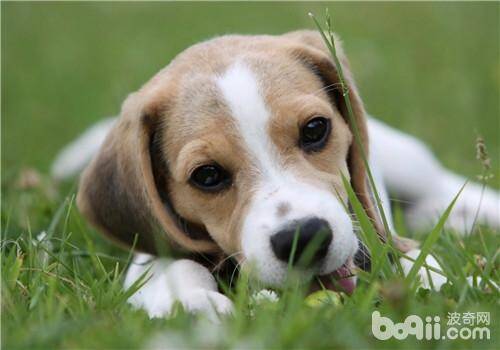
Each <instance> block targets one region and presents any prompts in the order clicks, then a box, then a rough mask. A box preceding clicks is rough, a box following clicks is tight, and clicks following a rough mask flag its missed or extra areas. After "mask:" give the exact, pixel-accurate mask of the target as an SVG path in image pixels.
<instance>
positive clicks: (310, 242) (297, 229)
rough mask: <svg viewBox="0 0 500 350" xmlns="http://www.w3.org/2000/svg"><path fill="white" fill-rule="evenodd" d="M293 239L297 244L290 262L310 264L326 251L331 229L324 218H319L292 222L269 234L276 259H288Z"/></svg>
mask: <svg viewBox="0 0 500 350" xmlns="http://www.w3.org/2000/svg"><path fill="white" fill-rule="evenodd" d="M295 237H297V238H295ZM294 239H296V241H297V244H296V248H295V253H294V254H293V261H292V264H295V263H297V262H300V263H301V264H304V265H311V264H313V263H315V262H318V261H319V260H321V259H323V258H324V257H325V256H326V254H327V253H328V246H329V245H330V243H331V242H332V229H331V228H330V225H329V224H328V222H327V221H326V220H323V219H319V218H308V219H306V220H302V221H297V222H294V224H293V225H290V226H289V227H287V228H285V229H283V230H281V231H279V232H276V233H275V234H274V235H273V236H271V246H272V248H273V251H274V254H275V255H276V257H277V258H278V259H280V260H283V261H285V262H289V261H290V256H291V255H292V249H293V245H294Z"/></svg>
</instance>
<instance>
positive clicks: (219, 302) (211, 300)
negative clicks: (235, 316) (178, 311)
mask: <svg viewBox="0 0 500 350" xmlns="http://www.w3.org/2000/svg"><path fill="white" fill-rule="evenodd" d="M179 301H180V302H181V304H182V306H183V307H184V309H185V310H186V311H188V312H190V313H201V314H204V315H206V316H207V317H208V318H209V319H210V320H212V321H214V322H218V321H219V316H223V315H229V314H232V313H233V302H232V301H231V300H230V299H229V298H228V297H226V296H225V295H223V294H221V293H218V292H214V291H211V290H206V289H194V290H192V291H189V292H187V293H185V294H184V295H182V296H181V297H180V298H179Z"/></svg>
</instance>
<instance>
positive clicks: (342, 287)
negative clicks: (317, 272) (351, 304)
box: [312, 258, 357, 295]
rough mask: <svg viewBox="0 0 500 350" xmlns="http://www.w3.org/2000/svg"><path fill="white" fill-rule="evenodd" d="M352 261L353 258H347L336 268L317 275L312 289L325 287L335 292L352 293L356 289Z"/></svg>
mask: <svg viewBox="0 0 500 350" xmlns="http://www.w3.org/2000/svg"><path fill="white" fill-rule="evenodd" d="M354 269H355V266H354V263H353V259H352V258H349V259H348V260H347V261H346V262H345V263H344V264H343V265H342V266H341V267H339V268H338V269H337V270H335V271H333V272H331V273H329V274H326V275H321V276H318V277H317V279H318V283H317V285H316V284H314V285H313V286H312V289H313V291H314V290H318V289H322V288H326V289H330V290H333V291H336V292H344V293H346V294H349V295H350V294H352V293H354V289H356V282H357V277H356V275H355V274H354Z"/></svg>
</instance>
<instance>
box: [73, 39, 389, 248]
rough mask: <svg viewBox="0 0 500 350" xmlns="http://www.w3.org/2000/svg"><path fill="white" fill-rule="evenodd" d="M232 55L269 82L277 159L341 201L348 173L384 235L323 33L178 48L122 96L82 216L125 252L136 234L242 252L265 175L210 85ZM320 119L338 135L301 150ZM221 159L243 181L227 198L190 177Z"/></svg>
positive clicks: (153, 241)
mask: <svg viewBox="0 0 500 350" xmlns="http://www.w3.org/2000/svg"><path fill="white" fill-rule="evenodd" d="M340 52H341V51H340ZM235 57H244V58H245V61H246V62H248V63H249V64H251V65H252V68H253V69H254V70H255V71H256V72H257V73H258V75H259V76H260V77H262V78H263V79H262V88H263V93H264V96H265V99H266V102H267V105H268V106H269V108H270V111H271V113H272V116H273V121H272V123H271V125H270V127H269V130H268V132H269V134H270V137H271V139H272V140H273V142H274V144H275V145H276V146H277V149H278V151H279V153H280V159H282V161H283V162H284V163H285V165H286V166H287V167H289V168H291V169H292V170H293V171H294V172H295V173H296V174H297V175H299V176H300V177H301V178H303V179H305V180H306V181H310V182H313V183H316V184H317V183H320V184H325V186H328V187H329V188H330V189H332V186H333V188H334V189H335V190H336V191H337V193H339V194H340V196H341V197H342V199H343V201H344V202H346V201H347V198H346V194H345V191H344V189H343V186H342V182H341V176H340V174H341V173H343V174H345V175H346V176H350V177H351V182H352V185H353V188H354V189H355V191H356V193H357V195H358V197H359V199H360V201H361V202H362V204H363V206H364V208H365V210H366V211H367V213H368V214H369V216H370V217H371V218H372V219H373V220H374V223H375V224H376V226H377V228H378V230H379V232H380V233H381V237H382V239H385V238H384V232H383V229H382V226H381V225H380V220H378V215H377V212H376V210H375V208H374V206H373V203H372V199H371V195H370V189H369V187H368V186H367V181H366V169H365V166H364V163H363V161H362V157H361V149H360V148H359V147H358V145H357V144H356V143H354V142H352V133H351V132H350V128H352V125H351V123H350V121H349V118H348V117H347V114H346V107H345V104H344V101H343V99H342V98H341V97H342V96H341V93H340V91H338V90H336V89H332V88H331V86H330V85H331V84H336V83H338V82H339V81H338V74H337V71H336V69H335V66H334V64H333V63H332V60H331V58H330V57H329V56H328V53H327V51H326V48H325V47H324V45H323V43H322V42H321V38H320V36H319V34H317V33H314V32H310V31H300V32H293V33H289V34H285V35H283V36H248V37H246V36H226V37H221V38H217V39H214V40H211V41H208V42H205V43H201V44H198V45H195V46H193V47H191V48H189V49H187V50H186V51H184V52H183V53H181V54H180V55H179V56H178V57H177V58H176V59H174V60H173V61H172V63H171V64H170V65H169V66H167V67H166V68H164V69H163V70H161V71H160V72H159V73H158V74H157V75H156V76H155V77H153V78H152V79H151V80H150V81H149V82H148V83H147V84H145V85H144V86H143V87H142V88H141V89H140V90H139V91H138V92H136V93H134V94H132V95H130V96H129V97H128V98H127V100H126V101H125V103H124V105H123V107H122V111H121V116H120V119H119V122H118V124H117V125H116V126H115V128H114V129H113V130H112V132H111V133H110V134H109V135H108V137H107V139H106V141H105V144H104V145H103V147H102V149H101V151H100V153H99V155H98V156H97V157H96V158H95V159H94V160H93V161H92V163H91V164H90V165H89V167H88V168H87V169H86V171H85V172H84V174H83V176H82V179H81V183H80V190H79V194H78V207H79V208H80V210H81V211H82V213H83V214H84V215H85V216H87V217H88V218H89V220H90V221H91V222H92V223H93V224H94V225H96V226H97V227H98V228H99V229H101V230H102V231H104V232H105V233H107V234H108V235H109V236H111V237H114V238H115V239H117V240H118V241H119V242H121V243H123V244H125V245H131V244H132V242H133V241H134V235H135V234H136V233H137V234H138V242H137V248H139V249H141V250H144V251H147V252H151V253H158V252H159V251H162V250H163V249H164V248H162V246H165V247H167V248H174V249H181V250H184V251H189V252H212V253H217V252H219V253H220V252H221V251H223V252H224V253H226V254H231V253H234V252H237V251H239V250H240V243H239V231H240V227H241V225H242V218H243V217H244V215H245V211H246V210H247V206H248V203H249V201H250V198H251V196H252V190H253V186H254V182H255V172H256V171H257V170H256V168H255V167H254V166H253V163H252V159H251V157H250V156H249V155H248V152H247V151H246V150H245V145H244V144H242V141H241V140H240V138H239V136H238V132H237V130H236V127H235V125H234V124H233V121H232V119H231V116H230V112H229V110H228V108H227V107H226V106H225V104H224V103H223V102H222V99H221V97H220V96H219V92H218V90H217V89H216V88H215V85H214V83H213V80H212V77H213V76H214V75H216V74H220V73H222V72H223V71H224V70H225V68H227V67H228V66H229V65H230V64H231V63H232V62H234V60H235ZM341 61H342V64H343V65H344V72H345V73H346V79H347V84H348V86H349V91H350V98H351V103H352V105H353V109H354V114H355V121H356V124H357V126H358V129H359V132H360V135H361V138H362V141H363V148H364V152H365V154H368V135H367V130H366V123H365V111H364V108H363V104H362V102H361V99H360V97H359V95H358V92H357V89H356V87H355V85H354V82H353V79H352V77H351V74H350V72H349V69H348V66H347V60H346V59H345V56H344V55H343V54H342V53H341ZM264 77H265V79H264ZM325 86H327V88H326V89H325ZM311 115H323V116H325V117H328V118H330V119H331V120H332V125H333V128H332V135H330V139H329V141H328V144H327V146H326V148H325V149H324V150H322V151H321V152H318V153H315V154H310V155H304V154H303V152H302V151H300V150H299V149H298V147H296V142H297V140H298V130H299V128H300V126H301V125H303V124H304V123H305V122H306V121H307V120H308V118H311ZM213 161H216V162H217V163H219V164H220V165H221V166H223V167H224V168H225V169H227V170H228V171H230V172H231V173H232V174H235V178H234V179H233V185H232V186H231V187H230V188H228V189H226V190H224V191H223V192H221V193H218V194H208V193H203V192H201V191H200V190H198V189H196V188H193V186H191V185H190V184H189V183H188V179H189V175H190V173H191V172H192V171H193V170H194V169H195V168H196V167H197V166H199V165H203V164H205V163H206V162H213ZM285 209H286V208H285ZM285 209H282V210H279V212H281V213H282V214H281V215H285V214H286V210H285Z"/></svg>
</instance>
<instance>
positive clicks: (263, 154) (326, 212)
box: [216, 62, 357, 285]
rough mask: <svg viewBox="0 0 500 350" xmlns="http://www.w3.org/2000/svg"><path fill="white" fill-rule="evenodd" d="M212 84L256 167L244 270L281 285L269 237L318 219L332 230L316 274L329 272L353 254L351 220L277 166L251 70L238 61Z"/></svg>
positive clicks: (327, 197) (282, 272) (326, 195)
mask: <svg viewBox="0 0 500 350" xmlns="http://www.w3.org/2000/svg"><path fill="white" fill-rule="evenodd" d="M216 83H217V86H218V87H219V89H220V90H221V92H222V94H223V97H224V99H225V101H226V103H227V104H228V106H229V107H230V109H231V113H232V117H233V118H234V119H235V121H236V123H237V125H238V129H239V132H240V134H241V136H242V139H243V141H244V142H245V144H246V146H247V150H248V151H249V153H250V155H251V156H252V158H253V162H254V164H255V166H256V168H257V174H256V177H257V178H258V184H257V187H256V188H255V190H254V195H253V197H252V199H251V203H250V206H249V209H248V212H247V215H246V217H245V219H244V222H243V228H242V232H241V237H242V241H241V246H242V250H243V255H244V257H245V258H246V259H247V261H248V263H247V265H246V266H247V267H248V266H252V267H255V268H256V269H257V272H258V278H259V280H261V281H262V282H264V283H267V284H270V285H281V284H282V283H283V282H284V280H285V278H286V271H287V265H286V263H285V262H283V261H280V260H278V259H277V258H276V257H275V255H274V253H273V251H272V248H271V241H270V239H271V236H272V235H273V234H274V233H276V232H278V231H279V230H280V229H282V228H283V227H286V226H287V224H288V223H290V222H293V221H297V220H301V219H305V218H308V217H318V218H322V219H325V220H326V221H328V223H329V224H330V227H331V228H332V231H333V240H332V243H331V244H330V247H329V251H328V254H327V256H326V258H325V260H324V262H323V264H322V266H321V267H320V269H319V271H318V272H319V273H320V274H326V273H330V272H333V271H334V270H336V269H337V268H339V267H340V266H341V265H342V264H344V263H345V262H346V261H347V259H348V258H349V257H350V256H352V255H353V254H354V253H355V251H356V250H357V239H356V236H355V235H354V232H353V228H352V223H351V221H350V219H349V216H348V215H347V213H346V212H345V210H344V208H343V207H342V205H341V204H340V203H339V201H338V199H337V198H336V196H335V195H334V194H333V193H331V191H327V190H325V189H320V188H317V187H314V186H312V185H309V184H307V183H304V182H303V181H300V180H299V179H298V178H297V177H296V176H294V175H293V174H292V173H291V172H290V171H289V170H288V169H286V168H285V167H283V165H282V164H281V161H280V159H279V158H278V156H277V153H278V152H277V151H276V149H275V147H274V145H273V142H272V140H271V139H270V137H269V134H268V132H267V130H268V126H269V125H268V124H269V120H270V116H271V114H270V112H269V109H268V108H267V106H266V104H265V101H264V98H263V97H262V95H261V91H260V86H259V83H258V78H257V77H256V76H255V74H254V73H253V72H252V71H251V69H250V67H248V66H246V65H245V64H244V63H243V62H237V63H235V64H234V65H233V66H231V67H230V68H229V69H228V70H227V71H226V72H225V73H224V74H223V75H222V76H220V77H218V78H217V79H216ZM281 203H286V204H287V205H289V206H290V208H291V210H290V212H289V213H288V215H286V216H284V217H279V216H277V215H276V210H277V208H278V206H279V205H280V204H281Z"/></svg>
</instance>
